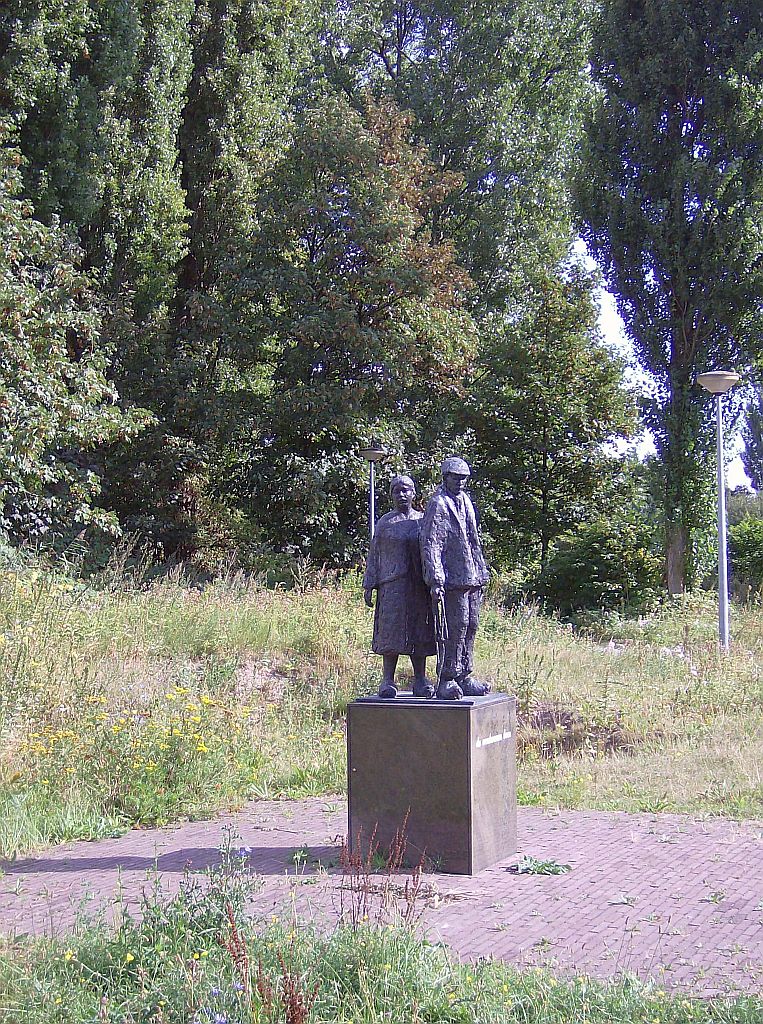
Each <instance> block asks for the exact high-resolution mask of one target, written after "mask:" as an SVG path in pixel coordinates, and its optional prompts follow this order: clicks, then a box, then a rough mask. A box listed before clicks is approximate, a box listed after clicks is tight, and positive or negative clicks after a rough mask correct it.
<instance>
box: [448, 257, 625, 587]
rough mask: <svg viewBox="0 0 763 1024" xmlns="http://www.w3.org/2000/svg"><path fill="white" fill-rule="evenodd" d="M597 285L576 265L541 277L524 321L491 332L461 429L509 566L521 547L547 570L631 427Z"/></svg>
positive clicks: (604, 480) (496, 322)
mask: <svg viewBox="0 0 763 1024" xmlns="http://www.w3.org/2000/svg"><path fill="white" fill-rule="evenodd" d="M592 285H593V280H592V279H591V277H590V275H589V274H587V273H586V272H585V271H584V270H583V268H582V267H581V266H580V265H578V264H575V263H572V264H570V265H568V266H567V268H566V269H565V270H564V271H563V272H562V273H560V274H556V275H553V276H552V275H543V276H540V275H539V277H538V278H537V280H536V281H534V282H533V284H532V286H531V287H530V288H529V289H528V291H527V294H526V296H525V302H524V306H523V309H522V315H521V318H517V317H516V316H515V317H513V318H511V319H510V318H509V317H507V316H503V317H501V318H498V317H495V318H494V319H493V320H492V321H490V322H489V324H488V326H487V328H486V330H485V331H484V335H485V339H486V340H485V341H484V342H483V346H482V348H481V351H480V355H479V363H478V365H477V368H476V370H475V373H474V375H473V377H472V381H471V385H470V395H469V398H468V400H467V404H466V410H465V420H464V425H465V427H466V428H467V430H468V432H469V434H470V436H472V437H473V438H474V440H473V445H472V450H473V452H474V460H475V463H476V465H477V466H478V467H479V478H478V482H477V490H478V492H479V497H480V499H481V501H480V507H481V509H482V512H483V515H484V521H485V526H486V529H487V530H488V532H489V534H490V535H491V537H492V538H493V540H494V542H495V544H496V547H497V550H498V551H499V553H500V554H501V557H502V559H503V560H510V559H511V558H514V557H516V554H517V547H519V548H520V550H522V551H523V552H524V553H525V555H526V556H527V555H530V556H533V557H535V558H537V559H539V561H540V565H541V567H544V566H545V565H546V562H547V560H548V556H549V552H550V549H551V546H552V544H553V542H554V540H555V538H557V537H559V536H560V535H562V534H564V533H567V532H568V531H570V530H572V529H574V528H575V527H577V526H578V525H579V524H580V523H583V522H585V521H586V520H588V519H590V518H591V515H592V514H593V512H594V510H595V509H596V508H597V507H598V506H599V505H601V503H602V498H603V495H604V494H605V493H606V488H607V486H608V483H609V481H610V479H611V477H612V475H613V474H614V473H616V472H617V471H618V468H619V460H618V459H617V458H616V457H615V456H614V454H613V453H612V452H611V451H608V449H607V447H606V446H607V442H611V441H613V440H614V439H615V438H616V437H618V436H621V435H624V434H628V433H629V432H630V430H631V429H632V427H633V426H634V420H635V410H634V405H633V400H632V397H631V396H630V394H629V393H628V391H627V389H626V388H625V386H624V382H623V369H624V366H623V361H622V359H621V358H619V357H618V356H617V355H615V354H614V353H613V352H612V351H611V350H610V349H609V348H608V347H607V346H606V344H605V343H604V342H603V341H602V339H601V337H600V335H599V333H598V329H597V326H596V316H597V313H596V305H595V302H594V299H593V295H592ZM480 481H484V482H483V483H480Z"/></svg>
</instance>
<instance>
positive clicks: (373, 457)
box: [360, 437, 388, 462]
mask: <svg viewBox="0 0 763 1024" xmlns="http://www.w3.org/2000/svg"><path fill="white" fill-rule="evenodd" d="M360 454H361V455H362V456H363V458H364V459H365V460H366V462H379V461H380V459H383V458H386V456H387V455H388V452H387V449H386V448H384V447H383V446H382V444H381V442H380V441H379V440H378V439H377V438H375V437H374V438H371V443H370V445H369V446H368V448H361V450H360Z"/></svg>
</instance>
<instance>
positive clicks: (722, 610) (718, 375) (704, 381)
mask: <svg viewBox="0 0 763 1024" xmlns="http://www.w3.org/2000/svg"><path fill="white" fill-rule="evenodd" d="M697 383H698V384H701V385H702V387H703V388H704V389H705V391H709V392H710V394H711V395H715V433H716V442H717V449H718V641H719V643H720V645H721V649H722V650H724V651H727V650H728V649H729V581H728V556H727V554H726V475H725V473H724V468H723V406H722V403H721V399H722V398H723V396H724V395H725V394H726V392H727V391H730V390H731V388H733V387H734V385H735V384H738V383H739V374H738V373H733V372H731V371H729V370H712V371H710V372H709V373H700V374H699V376H698V377H697Z"/></svg>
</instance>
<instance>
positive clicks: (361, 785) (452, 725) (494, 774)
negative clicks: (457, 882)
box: [347, 693, 517, 875]
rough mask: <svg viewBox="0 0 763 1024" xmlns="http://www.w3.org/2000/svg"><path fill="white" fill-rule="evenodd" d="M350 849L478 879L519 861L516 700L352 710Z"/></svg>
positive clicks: (494, 697) (412, 702)
mask: <svg viewBox="0 0 763 1024" xmlns="http://www.w3.org/2000/svg"><path fill="white" fill-rule="evenodd" d="M347 771H348V798H349V841H350V843H351V844H352V847H353V849H358V848H360V849H362V850H366V849H367V848H368V843H369V840H370V837H371V835H372V834H373V832H374V830H376V840H377V841H378V842H379V844H380V847H381V849H386V848H388V847H389V846H390V844H391V843H392V842H393V840H394V837H395V833H396V831H397V830H398V829H400V827H401V826H402V824H403V822H404V821H405V822H406V825H405V838H406V856H405V863H406V864H407V865H409V866H415V865H416V864H418V863H419V862H420V861H421V860H422V858H423V859H424V861H425V863H426V864H427V865H428V866H430V867H433V868H434V869H436V870H440V871H447V872H453V873H455V874H466V875H474V874H476V873H477V872H478V871H481V870H482V869H483V868H486V867H489V865H491V864H494V863H495V862H496V861H498V860H502V859H504V858H505V857H510V856H511V855H512V854H514V853H516V841H517V796H516V698H515V697H510V696H508V695H507V694H503V693H495V694H488V695H487V696H486V697H469V698H464V699H462V700H459V701H438V700H421V699H418V698H415V697H412V696H410V695H409V694H406V693H401V694H398V696H397V697H395V699H394V700H380V699H379V698H378V697H363V698H361V699H360V700H357V701H354V702H353V703H352V704H350V705H349V707H348V708H347Z"/></svg>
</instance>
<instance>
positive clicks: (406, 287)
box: [231, 97, 474, 562]
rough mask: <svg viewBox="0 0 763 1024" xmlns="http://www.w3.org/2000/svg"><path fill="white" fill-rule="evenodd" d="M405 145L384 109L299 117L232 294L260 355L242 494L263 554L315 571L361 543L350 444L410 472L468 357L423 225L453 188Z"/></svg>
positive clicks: (450, 271) (443, 248)
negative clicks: (284, 554)
mask: <svg viewBox="0 0 763 1024" xmlns="http://www.w3.org/2000/svg"><path fill="white" fill-rule="evenodd" d="M410 130H411V118H410V116H407V115H403V114H401V113H400V112H399V111H398V110H397V109H396V108H395V106H394V104H393V103H392V102H391V101H389V100H386V101H382V102H380V103H378V104H377V103H374V102H373V101H370V100H369V101H368V103H367V106H366V109H365V111H364V112H363V113H362V114H360V113H358V112H356V111H355V110H353V109H352V108H351V107H350V105H349V104H348V103H347V102H346V101H345V100H342V99H341V98H333V97H330V98H328V99H327V100H325V101H324V102H323V103H321V105H320V106H319V107H318V108H316V109H312V110H308V111H306V112H305V113H304V115H303V116H302V117H301V119H300V122H299V124H298V126H297V131H296V134H295V139H294V142H293V145H292V147H291V149H290V150H289V151H288V152H287V153H286V154H285V157H284V160H283V163H282V165H281V166H280V167H279V168H277V169H276V170H275V171H274V173H273V176H272V178H271V188H270V189H269V190H268V191H267V193H266V194H265V197H264V199H263V202H262V203H261V206H260V213H259V216H260V218H261V229H260V232H259V235H258V237H257V238H256V240H255V243H254V244H253V245H252V246H251V247H250V248H249V249H248V250H247V251H245V252H244V254H243V258H244V261H245V262H244V267H243V269H242V270H241V271H240V272H239V271H238V270H236V271H235V272H234V274H233V275H232V278H231V287H232V288H233V289H234V295H237V299H236V301H237V302H238V303H239V304H240V308H241V310H242V316H245V315H246V316H249V317H253V318H254V321H255V322H256V325H257V330H258V331H259V333H260V335H261V337H262V338H263V358H264V352H265V350H266V349H267V348H268V347H269V349H270V352H271V357H270V360H269V362H268V364H267V365H268V367H269V369H268V377H269V379H268V382H267V386H266V387H264V389H263V398H262V409H261V411H260V413H259V415H258V416H257V418H256V421H255V422H257V423H259V434H258V445H257V447H256V448H255V449H254V450H253V451H252V454H251V456H250V458H249V460H248V465H247V467H246V473H245V475H244V476H243V477H242V479H241V481H240V484H243V491H244V492H245V493H246V496H247V499H248V500H249V501H250V502H253V503H254V504H253V506H250V507H252V508H253V514H254V515H257V517H258V519H259V521H260V524H261V528H262V530H263V532H264V534H265V536H266V538H267V539H268V541H269V542H270V543H271V544H273V545H274V546H276V547H278V548H281V549H291V550H294V551H298V552H301V553H308V552H309V553H310V554H311V555H312V556H313V557H315V558H318V559H319V560H329V561H338V562H347V561H349V560H351V559H352V558H354V557H356V556H357V554H358V551H359V547H360V545H361V544H362V543H363V540H362V538H363V537H364V535H365V530H364V523H365V516H364V508H365V472H364V468H365V464H364V463H363V462H362V460H361V459H360V458H359V456H358V454H357V452H358V449H359V448H360V447H362V446H363V442H364V440H367V439H368V437H369V436H370V434H371V433H372V432H373V433H374V434H379V435H380V436H382V437H383V438H384V439H385V440H387V441H388V442H389V443H390V444H391V446H392V447H393V448H394V449H395V450H396V452H397V459H398V461H401V462H402V461H404V462H405V463H407V465H406V467H405V468H409V469H410V468H413V463H414V462H415V459H416V453H417V452H419V451H421V448H422V445H423V443H424V441H423V437H424V435H426V437H427V438H431V437H433V436H436V434H437V431H438V418H437V417H438V414H440V412H441V405H442V403H447V401H448V397H449V396H451V395H453V394H456V393H458V392H459V391H460V389H461V387H462V379H463V376H464V374H465V371H466V367H467V365H468V359H469V356H470V352H471V347H472V345H473V338H474V331H473V327H472V322H471V319H470V317H469V316H468V314H466V313H464V312H463V311H462V309H461V307H462V305H463V303H464V301H465V298H466V296H467V293H468V290H469V288H470V282H469V279H468V277H467V275H466V274H465V273H464V271H463V270H462V269H461V268H460V267H459V266H458V264H457V263H456V260H455V258H454V253H453V246H452V245H451V244H450V243H448V242H444V241H441V240H440V241H436V240H434V239H433V238H432V235H431V233H430V231H429V230H428V229H427V228H426V225H425V217H426V213H427V212H428V210H429V209H431V206H432V204H433V203H435V202H437V201H439V200H440V199H441V198H442V197H443V196H444V195H445V194H446V193H447V191H448V190H449V189H450V188H453V187H455V186H456V185H457V183H458V179H457V178H456V177H455V176H454V175H449V174H444V173H443V172H441V171H439V170H437V169H436V168H435V167H434V166H432V164H431V163H430V162H429V160H428V159H427V156H426V153H425V152H424V151H423V150H422V149H421V148H420V147H417V146H415V145H412V144H411V142H410ZM250 450H251V444H250ZM400 468H402V466H401V467H400ZM243 496H244V495H243V494H242V497H243ZM258 510H259V512H258Z"/></svg>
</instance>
